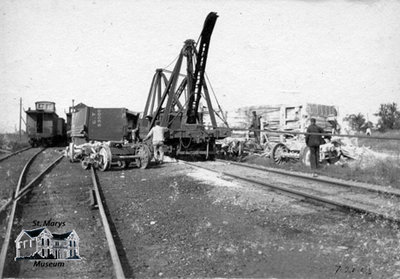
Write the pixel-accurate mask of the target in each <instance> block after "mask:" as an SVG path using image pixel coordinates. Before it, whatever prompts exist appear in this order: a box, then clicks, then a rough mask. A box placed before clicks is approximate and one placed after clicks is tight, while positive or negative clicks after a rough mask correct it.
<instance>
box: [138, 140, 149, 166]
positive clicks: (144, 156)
mask: <svg viewBox="0 0 400 279" xmlns="http://www.w3.org/2000/svg"><path fill="white" fill-rule="evenodd" d="M137 154H138V155H139V156H140V158H139V160H140V168H141V169H145V168H147V166H148V165H149V163H150V160H151V152H150V149H149V147H148V146H147V145H145V144H142V145H140V146H139V148H138V150H137ZM138 165H139V164H138Z"/></svg>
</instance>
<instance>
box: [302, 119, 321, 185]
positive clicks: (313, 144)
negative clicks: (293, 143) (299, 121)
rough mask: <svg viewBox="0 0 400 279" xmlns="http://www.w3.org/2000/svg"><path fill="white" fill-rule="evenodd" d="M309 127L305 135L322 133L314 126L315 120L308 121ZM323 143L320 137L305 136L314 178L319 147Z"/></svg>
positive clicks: (319, 128)
mask: <svg viewBox="0 0 400 279" xmlns="http://www.w3.org/2000/svg"><path fill="white" fill-rule="evenodd" d="M310 122H311V125H310V126H308V128H307V133H324V130H323V129H322V128H321V127H319V126H317V124H315V122H316V121H315V118H311V119H310ZM322 143H323V139H322V136H321V135H308V134H307V135H306V144H307V146H308V147H309V148H310V164H311V170H312V171H313V176H314V177H316V176H317V174H316V173H315V170H316V169H317V168H318V165H319V146H320V145H321V144H322Z"/></svg>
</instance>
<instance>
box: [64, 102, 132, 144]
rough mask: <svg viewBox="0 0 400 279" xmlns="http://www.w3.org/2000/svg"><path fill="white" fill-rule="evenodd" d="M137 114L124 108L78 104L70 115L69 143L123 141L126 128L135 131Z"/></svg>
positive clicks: (126, 131)
mask: <svg viewBox="0 0 400 279" xmlns="http://www.w3.org/2000/svg"><path fill="white" fill-rule="evenodd" d="M138 119H139V113H136V112H132V111H129V110H128V109H126V108H94V107H88V106H86V105H84V104H82V103H81V104H78V105H76V106H75V107H74V108H73V109H72V113H71V125H70V126H71V130H70V131H69V132H68V134H70V135H71V141H72V143H74V144H78V145H79V144H83V143H85V142H88V141H117V142H118V141H123V139H124V137H125V136H126V135H127V133H128V128H131V129H135V128H136V127H137V124H138Z"/></svg>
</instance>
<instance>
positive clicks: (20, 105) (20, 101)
mask: <svg viewBox="0 0 400 279" xmlns="http://www.w3.org/2000/svg"><path fill="white" fill-rule="evenodd" d="M21 119H22V98H21V97H20V98H19V141H21Z"/></svg>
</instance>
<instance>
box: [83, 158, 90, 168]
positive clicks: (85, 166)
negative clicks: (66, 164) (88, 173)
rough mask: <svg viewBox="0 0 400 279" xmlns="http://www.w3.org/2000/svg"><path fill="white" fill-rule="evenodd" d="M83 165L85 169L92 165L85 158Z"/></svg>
mask: <svg viewBox="0 0 400 279" xmlns="http://www.w3.org/2000/svg"><path fill="white" fill-rule="evenodd" d="M81 166H82V168H83V169H84V170H88V169H89V167H90V164H89V162H88V161H86V160H83V161H82V162H81Z"/></svg>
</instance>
